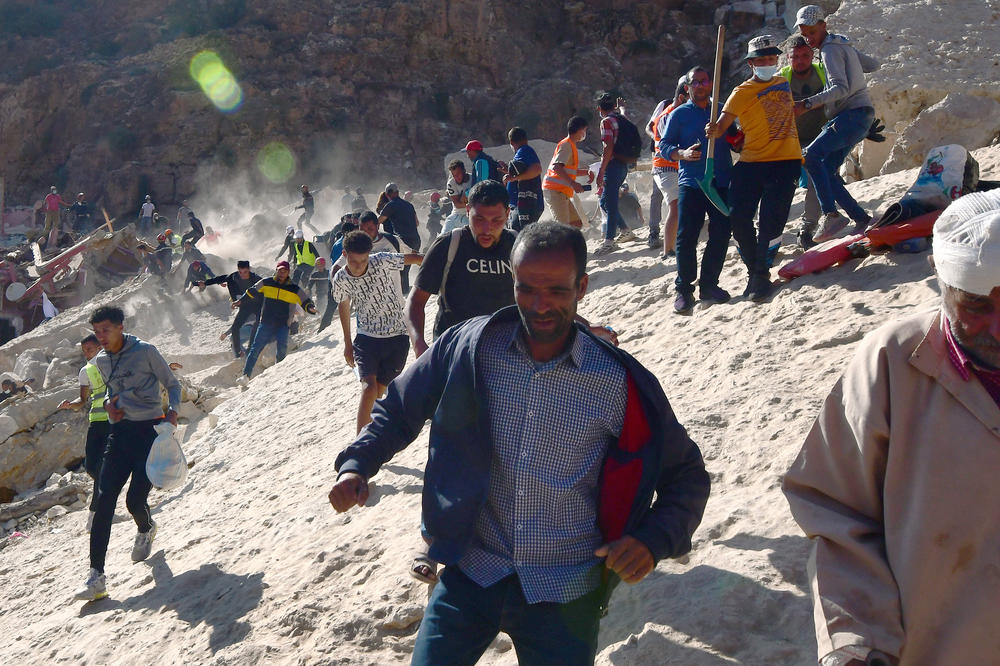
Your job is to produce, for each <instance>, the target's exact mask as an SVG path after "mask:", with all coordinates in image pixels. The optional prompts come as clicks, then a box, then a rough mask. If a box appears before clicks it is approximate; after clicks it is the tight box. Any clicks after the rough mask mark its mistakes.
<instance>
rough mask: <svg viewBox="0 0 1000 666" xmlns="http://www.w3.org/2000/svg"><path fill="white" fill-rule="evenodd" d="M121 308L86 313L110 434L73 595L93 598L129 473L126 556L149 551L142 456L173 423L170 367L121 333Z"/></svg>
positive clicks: (176, 386)
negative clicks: (131, 523) (86, 556)
mask: <svg viewBox="0 0 1000 666" xmlns="http://www.w3.org/2000/svg"><path fill="white" fill-rule="evenodd" d="M124 321H125V313H124V312H122V310H121V309H120V308H117V307H108V306H106V307H101V308H98V309H97V310H95V311H94V314H93V315H91V317H90V324H91V326H92V327H93V329H94V335H95V336H97V340H98V342H100V343H101V347H103V351H102V352H100V353H99V354H98V355H97V356H95V357H94V364H95V365H97V368H98V370H100V372H101V376H102V377H103V378H104V383H105V385H107V387H108V392H107V397H106V398H105V400H104V406H105V409H106V410H107V412H108V418H109V420H110V421H111V434H110V436H109V437H108V444H107V449H106V451H105V454H104V465H103V467H102V468H101V473H100V479H99V480H98V490H97V492H98V493H99V494H98V497H97V505H96V508H95V512H94V522H93V526H92V528H91V532H90V572H89V574H88V576H87V582H86V584H85V586H84V587H83V589H81V590H80V591H79V592H77V593H76V598H77V599H83V600H86V601H93V600H95V599H101V598H103V597H106V596H108V593H107V588H106V585H105V578H104V558H105V555H106V554H107V550H108V541H109V540H110V539H111V521H112V519H113V518H114V514H115V505H117V504H118V496H119V495H120V494H121V491H122V488H124V487H125V482H126V481H128V480H129V477H130V476H131V477H132V481H131V483H130V484H129V488H128V493H127V494H126V495H125V505H126V507H128V511H129V513H130V514H132V518H133V519H134V520H135V523H136V525H137V526H138V528H139V532H138V534H137V535H136V537H135V544H134V546H133V548H132V561H133V562H140V561H142V560H144V559H146V558H147V557H149V553H150V551H151V550H152V546H153V538H154V537H155V536H156V523H155V522H153V519H152V517H151V516H150V513H149V504H148V502H147V500H148V498H149V491H150V490H151V489H152V487H153V486H152V484H151V483H150V481H149V478H148V477H147V476H146V458H148V457H149V450H150V448H151V447H152V444H153V440H154V439H156V431H155V430H154V429H153V426H155V425H156V424H157V423H159V422H160V421H163V420H164V419H165V420H167V421H169V422H170V423H172V424H174V425H175V426H176V425H177V406H178V405H179V404H180V401H181V385H180V383H179V382H178V381H177V378H176V377H174V373H173V372H172V371H171V369H170V366H169V365H168V364H167V362H166V361H165V360H164V359H163V357H162V356H161V355H160V352H158V351H157V350H156V347H154V346H153V345H151V344H149V343H148V342H143V341H142V340H140V339H138V338H137V337H135V336H134V335H126V334H125V333H124V330H123V329H124ZM161 384H162V385H163V386H164V387H165V388H166V389H167V396H168V400H169V409H168V410H167V413H166V415H164V414H163V406H162V404H161V402H160V385H161Z"/></svg>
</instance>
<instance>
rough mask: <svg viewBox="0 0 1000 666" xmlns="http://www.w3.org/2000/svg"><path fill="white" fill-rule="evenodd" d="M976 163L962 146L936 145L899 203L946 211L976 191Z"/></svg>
mask: <svg viewBox="0 0 1000 666" xmlns="http://www.w3.org/2000/svg"><path fill="white" fill-rule="evenodd" d="M978 182H979V164H978V163H977V162H976V160H975V159H974V158H973V157H972V156H971V155H969V151H968V150H966V149H965V147H964V146H960V145H958V144H951V145H947V146H937V147H936V148H932V149H931V150H930V152H928V153H927V157H926V158H925V159H924V165H923V167H922V168H921V169H920V173H919V174H918V175H917V180H916V182H915V183H913V185H912V186H911V187H910V189H908V190H907V191H906V194H904V195H903V199H902V201H904V202H906V201H918V202H920V203H924V204H927V205H928V206H929V207H932V208H947V207H948V204H950V203H951V202H952V201H954V200H955V199H957V198H959V197H960V196H962V195H963V194H965V193H967V192H968V191H971V190H972V189H974V188H975V186H976V184H977V183H978Z"/></svg>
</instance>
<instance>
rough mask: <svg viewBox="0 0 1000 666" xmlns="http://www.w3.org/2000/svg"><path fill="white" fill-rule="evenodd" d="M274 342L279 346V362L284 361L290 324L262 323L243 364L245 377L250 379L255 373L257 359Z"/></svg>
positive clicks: (270, 321) (264, 321)
mask: <svg viewBox="0 0 1000 666" xmlns="http://www.w3.org/2000/svg"><path fill="white" fill-rule="evenodd" d="M272 340H274V342H275V344H276V345H277V356H278V361H279V362H280V361H283V360H284V359H285V354H287V353H288V324H286V323H283V322H280V323H279V322H276V321H274V320H267V319H265V320H262V321H261V322H260V324H259V325H258V326H257V334H256V335H254V336H253V342H252V343H251V344H250V351H248V352H247V360H246V363H244V364H243V374H244V375H246V376H247V377H249V376H250V375H251V373H253V366H255V365H257V357H258V356H260V353H261V352H262V351H264V347H266V346H267V345H268V344H270V342H271V341H272Z"/></svg>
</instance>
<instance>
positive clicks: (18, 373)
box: [14, 349, 49, 386]
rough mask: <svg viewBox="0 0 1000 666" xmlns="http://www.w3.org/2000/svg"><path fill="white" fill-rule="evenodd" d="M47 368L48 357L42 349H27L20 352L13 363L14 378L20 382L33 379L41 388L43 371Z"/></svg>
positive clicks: (43, 377)
mask: <svg viewBox="0 0 1000 666" xmlns="http://www.w3.org/2000/svg"><path fill="white" fill-rule="evenodd" d="M48 367H49V357H48V355H47V354H46V353H45V351H44V350H42V349H28V350H25V351H23V352H21V354H20V355H18V357H17V362H16V363H14V376H15V377H17V378H18V379H19V380H21V381H27V380H29V379H34V380H35V381H36V382H37V384H38V386H41V384H42V382H43V380H44V379H45V371H46V370H48Z"/></svg>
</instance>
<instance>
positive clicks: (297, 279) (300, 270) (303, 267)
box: [292, 264, 314, 289]
mask: <svg viewBox="0 0 1000 666" xmlns="http://www.w3.org/2000/svg"><path fill="white" fill-rule="evenodd" d="M313 269H314V267H313V266H310V265H309V264H298V265H296V266H295V271H294V272H293V273H292V282H294V283H295V284H297V285H298V286H299V287H301V288H302V289H305V288H306V287H308V286H309V276H310V275H312V273H313Z"/></svg>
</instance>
